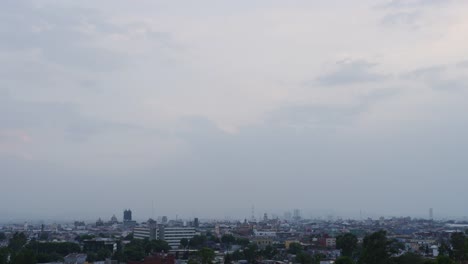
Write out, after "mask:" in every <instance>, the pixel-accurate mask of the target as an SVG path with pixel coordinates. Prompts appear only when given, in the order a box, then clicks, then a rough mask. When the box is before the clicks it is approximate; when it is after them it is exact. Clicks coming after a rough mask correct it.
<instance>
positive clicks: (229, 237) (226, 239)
mask: <svg viewBox="0 0 468 264" xmlns="http://www.w3.org/2000/svg"><path fill="white" fill-rule="evenodd" d="M221 242H223V244H224V245H226V248H227V249H228V250H229V249H230V248H231V245H232V244H233V243H235V242H236V238H235V237H234V236H233V235H230V234H229V235H223V236H222V237H221Z"/></svg>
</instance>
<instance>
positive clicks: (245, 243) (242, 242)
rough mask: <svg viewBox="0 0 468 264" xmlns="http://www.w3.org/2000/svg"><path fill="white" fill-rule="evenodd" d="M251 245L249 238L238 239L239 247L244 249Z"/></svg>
mask: <svg viewBox="0 0 468 264" xmlns="http://www.w3.org/2000/svg"><path fill="white" fill-rule="evenodd" d="M249 243H250V240H249V239H248V238H245V237H238V238H237V239H236V244H237V245H239V246H242V247H246V246H248V245H249Z"/></svg>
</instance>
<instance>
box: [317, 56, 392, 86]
mask: <svg viewBox="0 0 468 264" xmlns="http://www.w3.org/2000/svg"><path fill="white" fill-rule="evenodd" d="M375 66H376V65H375V64H372V63H369V62H366V61H344V62H339V63H337V69H336V70H335V71H333V72H332V73H329V74H325V75H322V76H320V77H318V78H317V79H316V81H317V82H318V83H319V84H321V85H325V86H335V85H349V84H354V83H366V82H376V81H381V80H383V79H385V78H387V76H385V75H382V74H379V73H375V72H374V71H373V68H374V67H375Z"/></svg>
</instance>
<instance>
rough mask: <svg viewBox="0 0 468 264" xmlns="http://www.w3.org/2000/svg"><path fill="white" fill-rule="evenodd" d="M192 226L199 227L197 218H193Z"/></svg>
mask: <svg viewBox="0 0 468 264" xmlns="http://www.w3.org/2000/svg"><path fill="white" fill-rule="evenodd" d="M193 226H194V227H199V226H200V222H198V217H195V218H194V219H193Z"/></svg>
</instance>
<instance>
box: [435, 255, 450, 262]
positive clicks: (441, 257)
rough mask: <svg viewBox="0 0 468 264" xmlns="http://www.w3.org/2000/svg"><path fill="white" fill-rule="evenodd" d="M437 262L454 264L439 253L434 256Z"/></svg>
mask: <svg viewBox="0 0 468 264" xmlns="http://www.w3.org/2000/svg"><path fill="white" fill-rule="evenodd" d="M436 263H437V264H454V262H453V261H452V260H451V259H450V258H449V257H448V256H442V255H439V256H437V258H436Z"/></svg>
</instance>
